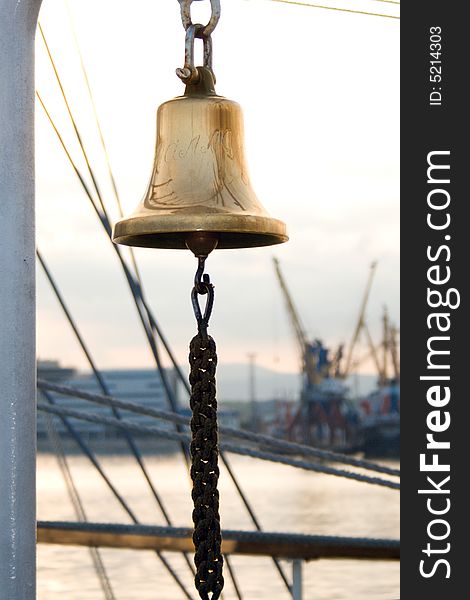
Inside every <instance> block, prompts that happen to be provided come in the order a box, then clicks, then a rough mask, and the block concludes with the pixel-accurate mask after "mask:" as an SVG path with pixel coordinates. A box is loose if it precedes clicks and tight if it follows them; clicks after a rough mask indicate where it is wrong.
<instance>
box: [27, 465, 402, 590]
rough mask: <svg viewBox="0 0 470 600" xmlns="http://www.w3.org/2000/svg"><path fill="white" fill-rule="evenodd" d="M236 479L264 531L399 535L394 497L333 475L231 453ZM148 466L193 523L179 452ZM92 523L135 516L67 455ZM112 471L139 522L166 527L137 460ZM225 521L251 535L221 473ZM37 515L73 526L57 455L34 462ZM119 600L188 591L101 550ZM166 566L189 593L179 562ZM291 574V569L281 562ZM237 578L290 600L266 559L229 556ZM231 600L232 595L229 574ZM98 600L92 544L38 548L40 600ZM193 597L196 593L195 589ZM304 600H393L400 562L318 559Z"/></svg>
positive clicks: (133, 557) (179, 521)
mask: <svg viewBox="0 0 470 600" xmlns="http://www.w3.org/2000/svg"><path fill="white" fill-rule="evenodd" d="M230 459H231V463H232V465H233V467H234V469H235V471H236V473H237V475H238V478H239V481H240V483H241V485H242V487H243V489H244V490H245V492H246V493H247V495H248V497H249V498H250V500H251V502H252V504H253V506H254V508H255V511H256V513H257V515H258V517H259V519H260V521H261V523H262V525H263V527H264V529H265V530H267V531H293V532H299V533H312V534H331V535H347V536H369V537H390V538H398V537H399V494H398V492H397V491H394V490H389V489H386V488H379V487H377V486H370V485H368V484H361V483H357V482H354V481H348V480H343V479H340V478H337V477H332V476H328V475H320V474H318V475H317V474H315V473H310V472H306V471H300V470H298V469H294V468H292V467H287V466H283V465H274V464H271V463H267V462H262V461H256V460H253V459H250V458H245V457H239V456H231V457H230ZM145 460H146V464H147V465H148V468H149V471H150V473H151V475H152V477H153V479H154V481H155V482H156V484H157V487H158V490H159V492H160V494H161V496H162V497H163V499H164V501H165V504H166V506H167V508H168V511H169V513H170V515H171V518H172V520H173V524H174V525H176V526H190V524H191V498H190V495H189V480H188V477H187V475H186V471H185V467H184V465H183V461H182V458H181V457H180V456H178V455H171V456H148V457H146V459H145ZM69 461H70V465H71V469H72V472H73V476H74V479H75V482H76V484H77V487H78V489H79V490H80V494H81V497H82V500H83V502H84V505H85V509H86V512H87V516H88V519H89V520H90V521H99V522H125V523H128V522H129V519H128V517H127V516H126V515H125V514H124V512H123V510H122V508H121V507H120V506H119V505H118V503H117V501H116V500H115V499H114V498H113V496H112V495H111V493H110V492H108V490H107V489H106V487H105V486H104V484H103V483H102V481H101V480H100V478H99V476H98V475H97V474H96V472H95V471H94V470H93V469H92V468H91V467H90V466H89V463H88V462H87V460H86V458H84V457H83V456H71V457H70V458H69ZM102 463H103V465H104V467H105V470H106V472H107V473H108V474H109V475H110V477H111V479H112V481H113V482H114V483H115V485H116V487H117V488H118V490H119V491H120V492H122V494H123V495H124V496H125V497H126V499H127V500H128V502H129V504H130V506H131V508H132V509H133V510H134V511H135V512H136V513H137V515H138V516H139V519H140V520H141V521H142V522H143V523H147V524H157V525H161V524H163V519H162V516H161V514H160V513H159V510H158V507H157V506H156V503H155V501H154V500H153V499H152V497H151V496H150V493H149V492H148V489H146V486H145V482H144V481H143V477H142V476H141V475H140V473H139V471H138V470H137V468H136V465H135V462H134V461H133V459H131V458H129V457H127V456H118V455H108V456H103V457H102ZM219 487H220V492H221V518H222V523H223V527H225V528H227V529H247V530H251V529H253V526H252V524H251V522H250V520H249V518H248V516H247V513H246V510H245V509H244V507H243V506H242V504H241V502H240V499H239V497H238V495H237V493H236V491H235V489H234V487H233V484H232V483H231V481H230V480H229V477H228V475H227V473H226V472H225V470H224V468H223V467H222V468H221V479H220V486H219ZM38 518H39V519H43V520H75V515H74V512H73V509H72V507H71V504H70V502H69V500H68V496H67V492H66V489H65V486H64V483H63V480H62V477H61V474H60V471H59V470H58V467H57V464H56V460H55V458H54V456H53V455H50V454H40V455H39V457H38ZM101 553H102V557H103V560H104V563H105V565H106V569H107V572H108V574H109V577H110V579H111V582H112V585H113V589H114V593H115V596H116V599H117V600H134V599H139V600H150V599H152V600H155V599H158V600H177V599H178V600H179V599H180V598H183V594H182V593H181V591H180V590H179V588H177V586H176V584H175V583H174V582H173V580H172V579H171V577H170V575H169V574H168V573H167V571H166V570H165V569H164V568H163V567H162V565H161V563H160V562H159V561H158V560H157V558H156V556H155V554H154V553H153V552H150V551H130V550H129V551H128V550H113V549H104V550H102V551H101ZM166 556H167V557H168V559H169V561H170V562H171V564H172V566H173V567H174V568H175V570H176V571H177V572H178V573H179V575H180V576H181V577H182V578H183V579H184V581H185V583H186V585H187V587H188V589H190V590H192V589H193V588H192V580H191V576H190V573H189V569H188V567H187V565H186V564H185V563H184V561H183V559H182V557H181V556H179V555H176V554H170V553H167V554H166ZM282 562H283V565H284V567H285V569H286V570H287V571H288V573H289V575H290V574H291V565H290V564H289V563H288V562H287V561H282ZM232 563H233V565H234V567H235V569H236V573H237V578H238V582H239V584H240V587H241V590H242V593H243V596H244V598H245V599H247V600H267V599H269V600H274V599H275V600H278V599H279V600H283V599H288V598H289V596H288V594H287V591H286V589H285V587H284V585H283V583H282V581H281V579H280V577H279V575H278V574H277V572H275V570H274V568H273V566H272V561H271V559H269V558H263V557H261V558H259V557H241V556H233V557H232ZM225 580H226V587H225V592H224V598H225V600H232V599H234V598H236V596H235V593H234V590H233V587H232V584H231V581H230V578H229V576H228V574H227V573H226V574H225ZM59 598H60V599H61V600H63V599H64V598H66V599H67V600H99V599H100V598H103V594H102V592H101V588H100V586H99V582H98V580H97V578H96V575H95V573H94V570H93V567H92V563H91V559H90V555H89V552H88V549H87V548H78V547H77V548H76V547H66V546H49V545H44V544H40V545H39V546H38V599H39V600H58V599H59ZM194 598H196V594H195V592H194ZM304 598H305V600H396V599H397V598H399V564H398V562H396V561H393V562H392V561H389V562H382V561H360V560H319V561H312V562H310V563H304Z"/></svg>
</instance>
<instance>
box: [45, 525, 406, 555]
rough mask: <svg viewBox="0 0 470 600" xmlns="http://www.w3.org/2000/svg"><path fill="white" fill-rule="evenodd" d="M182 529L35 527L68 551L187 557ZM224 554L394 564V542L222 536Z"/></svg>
mask: <svg viewBox="0 0 470 600" xmlns="http://www.w3.org/2000/svg"><path fill="white" fill-rule="evenodd" d="M191 536H192V530H191V529H189V528H186V527H160V526H154V525H152V526H150V525H121V524H112V523H89V522H88V523H73V522H62V521H58V522H56V521H40V522H39V523H38V542H39V543H42V544H61V545H72V546H93V547H97V548H98V547H104V548H128V549H133V550H159V551H168V552H193V551H194V546H193V541H192V537H191ZM222 551H223V552H224V554H245V555H259V556H272V557H276V558H290V559H302V560H313V559H319V558H343V559H346V558H347V559H351V558H352V559H367V560H398V559H399V558H400V541H399V540H392V539H372V538H353V537H338V536H324V535H303V534H293V533H272V532H265V531H263V532H260V531H232V530H226V531H223V532H222Z"/></svg>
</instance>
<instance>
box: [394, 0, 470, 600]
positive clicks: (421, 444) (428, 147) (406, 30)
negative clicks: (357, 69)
mask: <svg viewBox="0 0 470 600" xmlns="http://www.w3.org/2000/svg"><path fill="white" fill-rule="evenodd" d="M433 26H439V27H441V28H442V83H441V84H440V87H442V95H443V100H442V106H429V93H430V91H431V90H430V87H432V85H433V84H431V83H430V81H429V75H430V72H429V67H430V65H429V60H430V58H429V52H430V50H429V43H430V41H429V35H430V28H431V27H433ZM469 27H470V26H469V25H468V23H467V22H466V19H465V17H464V16H463V15H462V14H459V5H458V4H457V3H451V2H445V1H441V2H436V1H435V0H428V1H427V2H420V3H418V2H414V3H407V4H405V3H402V6H401V58H400V60H401V358H402V368H401V388H402V393H401V398H402V402H401V471H402V489H401V523H402V526H401V559H402V560H401V599H402V600H418V599H419V600H420V599H421V598H423V599H425V600H433V599H434V598H436V599H439V600H442V599H444V600H449V599H452V600H453V599H454V598H455V599H459V600H460V599H462V600H463V598H465V597H466V596H467V593H468V591H466V580H467V573H468V574H469V575H470V566H466V563H467V545H468V544H467V536H468V537H470V518H469V512H468V511H469V510H470V501H469V495H470V494H469V491H468V490H469V488H470V469H469V467H468V465H467V461H468V455H469V444H470V415H469V409H468V407H469V404H470V397H469V396H470V393H469V387H470V385H469V384H470V364H468V359H467V355H468V354H469V353H470V352H469V347H470V327H469V326H468V320H467V318H466V299H467V297H468V283H467V281H468V279H467V272H466V271H467V269H466V262H467V257H469V250H468V245H467V243H466V239H467V238H470V220H469V219H468V218H466V216H465V213H466V210H465V209H466V206H467V205H468V198H469V193H468V190H467V189H466V188H467V187H468V185H469V184H467V174H469V175H470V161H469V160H468V159H469V158H470V153H469V151H468V148H467V143H468V142H467V139H468V138H469V136H470V127H469V121H470V119H469V109H468V104H469V102H468V99H467V98H466V92H465V89H466V88H467V89H468V87H469V86H468V72H469V69H468V66H467V64H466V62H467V57H468V54H469V52H468V49H467V48H468V43H469V42H468V40H469V38H470V35H469ZM443 149H449V150H450V152H451V154H450V164H451V171H450V173H451V183H450V186H449V187H448V190H449V191H450V193H451V205H450V211H451V219H452V221H451V225H450V228H449V231H446V233H448V234H450V235H451V241H450V242H449V245H450V248H451V259H450V262H449V263H447V264H449V265H450V267H451V273H452V275H451V285H452V287H455V288H457V289H458V290H459V292H460V295H461V305H460V307H459V308H458V309H456V310H451V311H450V312H451V319H452V326H451V329H450V333H449V335H450V337H451V340H450V345H451V346H450V348H451V355H450V364H451V369H450V375H451V382H450V387H451V394H452V396H451V401H450V403H449V405H448V409H449V411H450V413H451V426H450V428H449V430H448V432H447V434H446V435H447V437H448V439H449V440H450V442H451V448H450V450H448V451H447V453H448V454H447V456H448V458H449V461H450V465H451V472H450V475H451V480H450V496H449V497H450V499H451V508H450V510H449V513H448V514H447V515H446V518H447V519H448V521H449V524H450V526H451V532H450V535H449V538H448V540H447V541H449V542H450V544H451V547H450V551H449V553H448V554H447V555H446V558H447V560H449V563H450V567H451V572H450V578H449V579H446V578H445V574H446V569H445V568H438V569H437V571H436V574H435V575H434V576H433V577H431V578H428V579H425V578H423V577H422V576H421V575H420V573H419V562H420V560H422V559H423V558H426V556H425V555H424V554H423V553H422V549H423V548H424V547H425V545H426V542H427V533H426V527H427V524H428V523H429V520H430V516H429V513H428V512H427V510H426V502H425V497H424V496H422V495H419V494H418V493H417V492H418V489H420V488H422V487H423V485H422V484H423V482H425V481H426V477H425V474H423V473H420V470H419V455H420V453H421V452H424V451H425V444H426V437H425V436H426V433H427V431H428V430H427V427H426V415H427V413H428V412H429V409H430V407H429V405H427V402H426V389H427V384H426V383H425V382H420V380H419V376H420V375H421V374H423V373H424V371H425V367H426V355H427V349H426V341H427V339H428V337H429V335H430V333H429V330H428V329H427V325H426V316H427V314H428V312H429V308H428V306H427V300H426V288H427V269H428V267H429V262H428V260H427V257H426V247H427V245H428V244H434V245H435V244H436V243H437V244H438V243H440V240H441V238H442V237H443V233H442V232H433V231H432V230H430V229H429V228H428V227H427V225H426V215H427V213H428V207H427V193H428V191H429V185H428V183H427V179H426V170H427V154H428V152H430V151H433V150H443ZM442 264H445V263H442ZM443 439H444V438H443ZM431 518H432V517H431ZM428 564H429V563H428Z"/></svg>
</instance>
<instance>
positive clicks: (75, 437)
mask: <svg viewBox="0 0 470 600" xmlns="http://www.w3.org/2000/svg"><path fill="white" fill-rule="evenodd" d="M42 394H43V396H44V397H45V398H46V400H47V402H48V404H42V406H43V410H44V411H45V412H49V413H51V414H55V415H57V416H58V417H59V418H60V420H61V421H62V423H63V425H64V427H65V428H66V429H67V431H68V433H69V434H70V435H71V437H72V438H73V440H74V441H75V443H76V444H77V446H78V447H79V448H80V450H81V451H82V452H83V454H84V455H85V456H86V457H87V458H88V460H89V461H90V462H91V464H92V465H93V466H94V467H95V469H96V470H97V472H98V473H99V475H100V476H101V478H102V479H103V481H104V482H105V484H106V485H107V486H108V488H109V489H110V491H111V493H112V494H113V496H114V497H115V498H116V500H117V501H118V502H119V504H120V505H121V506H122V508H123V509H124V510H125V512H126V513H127V514H128V516H129V517H130V519H131V521H132V522H133V523H134V524H136V525H139V520H138V518H137V517H136V515H135V513H134V512H133V511H132V509H131V508H130V506H129V505H128V504H127V502H126V501H125V499H124V498H123V497H122V496H121V494H120V493H119V492H118V491H117V489H116V488H115V486H114V485H113V483H112V482H111V480H110V479H109V477H108V476H107V475H106V473H105V472H104V470H103V468H102V466H101V464H100V462H99V461H98V459H97V458H96V456H95V455H94V453H93V451H92V450H91V449H90V448H89V446H88V445H87V444H86V443H85V441H84V440H83V438H82V436H81V435H80V433H79V432H78V431H77V430H76V429H75V427H74V426H73V425H72V424H71V423H70V421H69V420H68V419H67V418H66V416H65V415H63V414H61V410H60V408H59V407H58V406H57V405H56V404H55V401H54V399H53V398H52V397H51V395H50V394H49V392H47V391H46V390H42ZM39 405H40V403H38V406H39ZM48 409H49V410H48ZM113 420H114V421H116V422H117V423H122V421H119V419H113ZM155 554H156V556H157V557H158V558H159V559H160V561H161V563H162V564H163V566H164V567H165V568H166V570H167V571H168V573H169V574H170V575H171V577H173V579H174V580H175V582H176V584H177V585H178V586H179V587H180V589H181V591H182V592H183V594H184V595H185V597H186V598H188V600H193V598H192V596H191V595H190V594H189V592H188V591H187V590H186V587H185V586H184V584H183V582H182V581H181V579H180V578H179V576H178V575H177V573H176V572H175V571H174V569H173V568H172V566H171V565H170V563H169V562H168V561H167V559H166V558H165V557H164V556H163V554H162V553H161V552H160V551H156V552H155Z"/></svg>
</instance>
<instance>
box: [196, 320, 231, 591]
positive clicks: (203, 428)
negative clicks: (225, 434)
mask: <svg viewBox="0 0 470 600" xmlns="http://www.w3.org/2000/svg"><path fill="white" fill-rule="evenodd" d="M189 350H190V352H189V363H190V367H191V371H190V375H189V382H190V384H191V398H190V405H191V409H192V411H193V417H192V419H191V432H192V441H191V445H190V451H191V458H192V466H191V479H192V481H193V490H192V494H191V495H192V498H193V502H194V510H193V522H194V533H193V542H194V546H195V549H196V553H195V556H194V564H195V565H196V577H195V585H196V589H197V591H198V592H199V596H200V597H201V598H202V600H209V599H210V600H217V599H218V598H219V597H220V594H221V592H222V589H223V587H224V578H223V576H222V567H223V557H222V553H221V543H222V536H221V532H220V516H219V492H218V490H217V482H218V479H219V467H218V465H217V460H218V453H219V452H218V446H217V441H218V436H217V400H216V388H215V370H216V366H217V354H216V346H215V342H214V340H213V339H212V338H211V337H210V336H208V335H204V333H203V332H201V331H200V332H199V333H198V334H197V335H196V336H195V337H194V338H193V339H192V340H191V343H190V346H189ZM209 594H212V595H211V596H210V595H209Z"/></svg>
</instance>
